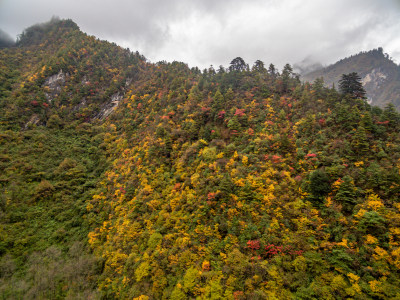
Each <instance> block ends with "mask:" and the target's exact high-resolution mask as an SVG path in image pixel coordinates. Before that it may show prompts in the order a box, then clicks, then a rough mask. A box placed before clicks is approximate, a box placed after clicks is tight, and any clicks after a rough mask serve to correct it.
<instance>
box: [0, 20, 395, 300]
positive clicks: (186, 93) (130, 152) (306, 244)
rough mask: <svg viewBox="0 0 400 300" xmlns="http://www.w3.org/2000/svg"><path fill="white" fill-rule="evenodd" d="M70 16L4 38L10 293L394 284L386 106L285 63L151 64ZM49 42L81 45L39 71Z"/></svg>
mask: <svg viewBox="0 0 400 300" xmlns="http://www.w3.org/2000/svg"><path fill="white" fill-rule="evenodd" d="M64 22H65V21H59V22H55V23H54V24H53V25H52V26H49V27H46V30H48V31H49V32H47V33H46V35H45V36H46V37H47V39H49V40H51V39H53V42H52V43H49V44H48V46H45V45H42V46H40V45H41V44H43V43H46V38H44V37H43V36H42V35H41V34H38V35H35V34H33V35H28V36H29V37H31V36H33V37H37V38H38V39H41V40H40V42H41V44H40V45H39V46H38V45H37V43H36V42H35V41H36V39H34V40H33V41H31V40H29V43H27V45H25V44H24V43H23V38H24V37H22V38H21V40H20V41H19V43H22V44H21V45H20V46H19V47H18V48H8V49H3V50H1V52H0V53H1V59H2V62H4V63H3V64H2V68H3V70H2V73H1V74H2V75H1V76H2V78H5V79H6V80H4V81H2V82H4V84H2V86H1V93H2V94H1V95H2V96H1V97H2V98H1V105H2V115H1V117H2V123H1V142H2V143H1V147H2V152H1V153H3V154H2V156H1V160H0V162H1V168H2V171H3V172H2V175H1V177H0V180H1V181H0V182H1V187H2V189H3V193H2V194H4V196H3V198H2V199H1V208H0V209H1V218H0V220H1V224H0V226H1V227H0V254H1V256H2V257H1V261H0V284H1V286H0V291H1V293H0V294H1V295H5V296H3V297H4V298H13V297H14V298H21V297H23V295H28V297H31V298H33V297H37V298H40V297H42V298H64V297H67V298H70V299H76V298H83V299H86V298H105V299H114V298H120V299H126V298H130V299H132V298H133V299H135V298H136V299H195V298H198V299H269V298H271V299H274V298H277V299H315V298H316V299H320V298H321V299H342V298H346V297H347V298H354V299H389V298H396V297H400V288H399V286H400V276H399V269H400V248H399V247H400V203H399V202H398V199H399V196H400V195H399V193H400V173H399V167H400V137H399V134H398V132H399V128H400V115H399V114H398V113H397V112H396V110H395V109H394V107H393V106H391V105H389V106H388V107H386V108H385V109H380V108H377V107H371V106H370V105H368V104H367V103H366V101H365V100H364V99H362V98H360V97H357V95H356V96H354V95H349V94H348V93H346V94H341V93H339V92H337V91H336V90H335V89H333V88H326V87H325V86H324V83H323V81H322V80H321V79H318V80H316V81H314V83H312V84H310V83H306V84H302V83H301V82H300V81H299V79H298V76H297V75H296V74H294V73H293V70H292V68H291V66H290V65H289V64H287V65H285V67H284V68H283V70H282V72H281V73H279V72H278V70H277V69H276V68H275V67H274V65H272V64H271V65H269V68H268V70H267V69H266V68H265V66H264V63H263V62H261V61H256V62H255V63H254V65H253V66H252V67H250V66H249V65H247V64H246V63H245V62H244V60H243V59H241V58H240V57H238V58H235V59H234V60H232V63H231V65H230V66H229V67H228V68H227V69H225V68H224V67H222V66H221V67H220V68H219V69H218V70H217V71H216V70H215V69H214V68H212V67H210V68H209V69H206V70H203V71H202V72H200V71H199V70H198V69H197V68H193V69H189V68H188V67H187V65H185V64H184V63H179V62H173V63H166V62H159V63H156V64H151V63H147V62H146V61H145V59H144V58H143V57H142V56H140V55H139V54H131V53H130V52H129V51H128V50H122V49H120V48H118V47H117V46H115V45H112V44H109V43H106V42H100V41H97V40H96V39H94V38H92V37H88V36H86V35H84V34H82V33H81V32H80V31H79V30H77V29H76V28H74V26H70V25H68V24H69V23H67V24H66V25H68V26H67V27H65V26H64V25H65V23H64ZM58 26H59V27H60V28H64V29H62V30H66V32H64V31H62V30H61V31H60V29H57V27H58ZM65 28H66V29H65ZM28 31H29V30H27V32H28ZM41 32H42V31H41ZM58 32H62V36H64V37H68V39H64V38H62V37H60V35H59V34H58ZM71 37H73V38H71ZM58 39H60V40H58ZM57 41H58V42H57ZM67 41H69V42H67ZM57 45H58V46H57ZM46 47H48V48H46ZM58 47H61V48H63V47H65V48H66V49H73V51H76V53H82V54H83V52H82V51H83V50H82V49H83V48H82V47H84V49H85V51H86V53H85V54H83V55H82V56H79V57H76V58H75V59H72V60H71V61H70V62H68V63H67V62H66V63H65V65H63V66H62V68H61V67H60V68H59V67H55V66H52V68H51V71H47V73H43V75H42V74H41V73H37V72H38V71H37V70H41V69H42V68H43V65H44V66H46V68H45V70H47V64H48V63H51V62H53V61H54V60H53V59H54V57H59V56H58V53H59V50H57V48H58ZM28 49H29V50H28ZM100 49H101V51H102V52H101V53H102V55H100V56H99V58H98V59H95V58H96V57H97V56H96V53H98V51H100ZM27 51H30V53H27ZM52 51H53V52H52ZM70 51H72V50H68V51H67V50H65V51H64V52H62V53H65V54H66V57H68V55H69V54H68V53H69V52H70ZM22 53H23V55H22ZM32 53H34V54H32ZM46 53H47V55H45V54H46ZM111 53H112V54H111ZM19 55H20V57H24V60H25V61H24V62H21V60H18V59H15V58H16V57H19ZM62 57H64V56H62ZM74 57H75V56H74ZM27 61H30V62H31V64H32V65H31V66H30V67H29V68H28V67H26V66H25V63H27ZM70 63H71V64H70ZM55 64H56V65H57V62H56V61H55ZM32 66H34V67H32ZM36 66H40V67H36ZM111 66H112V67H113V68H114V69H112V70H111V71H110V70H108V68H111ZM61 69H62V70H63V72H64V73H65V72H67V71H66V70H68V73H69V74H70V75H69V76H65V79H63V80H62V81H61V82H62V84H60V87H59V89H57V88H54V90H53V93H51V91H47V93H49V94H51V100H50V99H49V98H46V97H44V98H43V97H42V98H40V97H41V96H40V95H41V93H45V92H46V91H45V90H46V88H48V84H47V82H48V78H49V77H51V76H54V75H57V74H59V73H60V70H61ZM10 70H14V71H13V72H11V73H9V72H8V71H10ZM100 70H103V71H100ZM104 70H106V71H104ZM98 72H105V73H104V74H103V75H102V76H103V77H104V76H106V77H107V76H108V77H107V78H114V79H113V80H112V81H110V80H103V81H102V80H101V76H100V77H97V74H98ZM34 74H36V77H35V79H34V80H33V81H32V83H30V84H28V86H29V88H25V84H24V85H23V87H21V83H22V82H25V81H26V80H27V79H29V78H30V76H33V75H34ZM72 74H79V75H75V76H76V78H75V77H73V75H72ZM83 78H85V80H84V82H83V83H82V79H83ZM127 79H129V80H127ZM96 80H98V82H97V81H96ZM88 81H89V82H91V83H92V82H94V84H95V86H96V88H97V90H94V91H93V94H92V92H88V91H86V90H84V91H82V90H81V88H83V87H86V82H88ZM96 82H97V83H96ZM109 89H111V90H109ZM116 93H119V94H120V95H121V96H122V100H121V101H120V102H119V104H118V106H117V108H116V110H115V111H114V112H113V113H111V114H110V115H109V116H108V117H105V115H104V114H103V115H101V114H100V116H99V111H101V109H102V107H103V106H104V107H108V106H107V103H109V102H110V99H112V95H114V94H116ZM75 96H77V97H78V99H82V98H81V97H83V98H84V99H85V101H84V102H82V101H78V102H76V101H75V102H74V100H73V98H74V97H75ZM18 101H20V102H21V103H24V105H21V106H18V105H17V103H19V102H18ZM30 101H37V102H38V105H32V104H29V103H31V102H30ZM27 103H28V105H27ZM39 103H40V104H39ZM45 104H46V105H45ZM82 114H83V116H82ZM33 116H37V120H38V121H35V122H33V121H32V118H33ZM87 246H88V247H87Z"/></svg>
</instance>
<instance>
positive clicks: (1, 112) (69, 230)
mask: <svg viewBox="0 0 400 300" xmlns="http://www.w3.org/2000/svg"><path fill="white" fill-rule="evenodd" d="M145 65H146V63H145V61H144V58H143V57H142V56H140V55H139V54H137V53H136V54H133V53H130V52H129V51H127V50H125V49H121V48H120V47H117V46H116V45H113V44H110V43H108V42H104V41H99V40H97V39H96V38H94V37H91V36H87V35H86V34H84V33H82V32H81V31H80V30H79V28H78V26H77V25H76V24H75V23H73V22H72V21H70V20H52V21H50V22H48V23H45V24H40V25H35V26H33V27H30V28H28V29H26V30H25V31H24V33H23V34H22V35H21V37H20V39H19V41H18V43H17V45H16V46H14V47H9V48H5V49H2V50H0V99H1V101H0V153H1V154H0V170H1V175H0V193H1V196H0V255H1V259H0V294H1V295H2V296H1V297H0V298H2V299H3V298H4V299H5V298H7V299H22V298H23V297H27V298H30V299H34V298H46V299H54V298H57V297H69V298H72V299H77V298H82V299H88V298H90V297H97V296H98V293H97V292H96V276H97V275H98V272H99V271H100V270H101V261H99V260H98V259H97V258H95V257H94V256H93V255H91V254H89V251H88V247H87V234H88V232H89V225H88V223H87V221H86V219H85V212H86V209H85V207H86V205H87V201H88V200H90V199H91V197H92V195H93V189H94V188H95V187H96V184H97V182H98V181H99V180H100V178H101V176H102V174H103V172H104V170H105V169H106V167H107V162H106V159H105V152H104V150H105V148H106V147H107V145H105V144H104V141H103V136H104V129H103V128H102V127H101V122H100V121H99V120H98V119H100V120H101V119H104V118H106V117H107V115H108V114H110V113H111V112H112V110H113V109H114V108H115V105H116V104H117V103H118V101H119V100H120V99H121V97H122V95H123V93H124V90H125V89H126V87H127V86H128V85H129V84H131V83H132V82H134V80H136V79H137V78H138V77H139V76H140V72H141V71H140V70H141V69H142V68H146V66H145Z"/></svg>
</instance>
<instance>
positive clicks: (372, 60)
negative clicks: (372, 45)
mask: <svg viewBox="0 0 400 300" xmlns="http://www.w3.org/2000/svg"><path fill="white" fill-rule="evenodd" d="M351 72H357V73H358V74H359V75H360V76H361V78H362V82H363V85H364V88H365V90H366V92H367V97H368V102H369V103H370V104H372V105H377V106H380V107H384V106H385V105H387V104H388V103H393V104H394V105H395V106H396V107H397V108H398V109H399V108H400V66H398V65H396V64H395V63H394V62H393V61H392V60H391V58H390V57H389V55H388V54H385V53H384V52H383V49H382V48H378V49H374V50H371V51H368V52H360V53H359V54H357V55H353V56H350V57H348V58H345V59H342V60H340V61H338V62H336V63H334V64H332V65H330V66H328V67H325V68H319V69H317V70H314V71H312V72H308V73H305V74H302V75H301V77H302V80H305V81H309V82H312V81H314V80H315V79H316V78H320V77H322V78H323V79H324V81H325V84H327V85H328V86H332V84H335V85H336V86H338V81H339V80H340V77H341V75H342V74H348V73H351Z"/></svg>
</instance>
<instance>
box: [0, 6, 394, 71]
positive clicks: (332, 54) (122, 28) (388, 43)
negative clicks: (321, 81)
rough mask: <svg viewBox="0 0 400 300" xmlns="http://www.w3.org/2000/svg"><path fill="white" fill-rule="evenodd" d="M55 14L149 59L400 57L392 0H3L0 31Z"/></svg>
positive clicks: (19, 28) (223, 61) (283, 60)
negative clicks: (378, 53)
mask: <svg viewBox="0 0 400 300" xmlns="http://www.w3.org/2000/svg"><path fill="white" fill-rule="evenodd" d="M53 15H58V16H60V17H61V18H71V19H73V20H74V21H75V22H76V23H77V24H78V25H79V26H80V27H81V29H82V30H83V31H85V32H87V33H89V34H93V35H96V36H97V37H100V38H102V39H107V40H110V41H114V42H116V43H117V44H120V45H122V46H124V47H129V48H130V49H131V50H138V51H139V52H141V53H142V54H143V55H145V56H146V57H148V58H149V59H150V60H151V61H158V60H167V61H172V60H179V61H184V62H187V63H189V65H190V66H196V65H197V66H199V67H201V68H206V67H208V66H209V65H211V64H212V65H214V66H216V67H218V66H219V65H221V64H222V65H224V66H227V65H228V64H229V62H230V61H231V60H232V59H233V58H234V57H237V56H241V57H243V58H244V59H245V60H246V62H248V63H249V64H252V63H253V62H254V61H255V60H257V59H261V60H262V61H264V62H265V63H266V64H269V63H271V62H272V63H274V64H276V65H277V66H278V67H282V66H283V65H284V64H285V63H286V62H289V63H292V64H293V63H296V62H301V61H303V60H304V59H305V58H308V59H310V58H312V61H314V62H321V63H323V64H329V63H333V62H335V61H336V60H338V59H340V58H343V57H345V56H348V55H351V54H355V53H357V52H359V51H362V50H369V49H371V48H377V47H379V46H382V47H383V48H384V50H385V51H387V52H389V53H390V54H391V55H392V56H393V57H394V58H395V59H397V60H398V61H400V53H399V52H398V49H400V37H399V36H398V32H400V31H399V30H400V5H399V2H398V1H397V0H381V1H376V0H352V1H348V0H325V1H320V0H309V1H306V2H305V1H299V0H281V1H278V0H268V1H263V0H250V1H240V0H185V1H179V0H135V1H132V0H118V1H117V0H114V1H111V0H108V1H99V0H86V1H78V0H69V1H66V0H59V1H50V0H37V1H29V0H2V1H1V2H0V28H3V29H5V30H6V31H7V32H10V33H11V34H13V35H14V36H15V35H17V34H18V33H20V32H21V31H22V30H23V29H24V28H26V27H28V26H30V25H32V24H34V23H37V22H43V21H46V20H49V19H50V18H51V17H52V16H53Z"/></svg>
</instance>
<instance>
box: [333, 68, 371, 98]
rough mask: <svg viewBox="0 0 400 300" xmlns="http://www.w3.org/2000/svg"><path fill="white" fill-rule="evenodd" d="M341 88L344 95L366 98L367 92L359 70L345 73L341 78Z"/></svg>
mask: <svg viewBox="0 0 400 300" xmlns="http://www.w3.org/2000/svg"><path fill="white" fill-rule="evenodd" d="M339 90H340V92H341V93H342V94H343V95H349V96H350V97H351V98H353V99H356V98H361V99H365V94H366V92H365V90H364V87H363V85H362V82H361V77H360V76H359V75H358V74H357V72H352V73H349V74H343V75H342V77H341V79H340V80H339Z"/></svg>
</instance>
